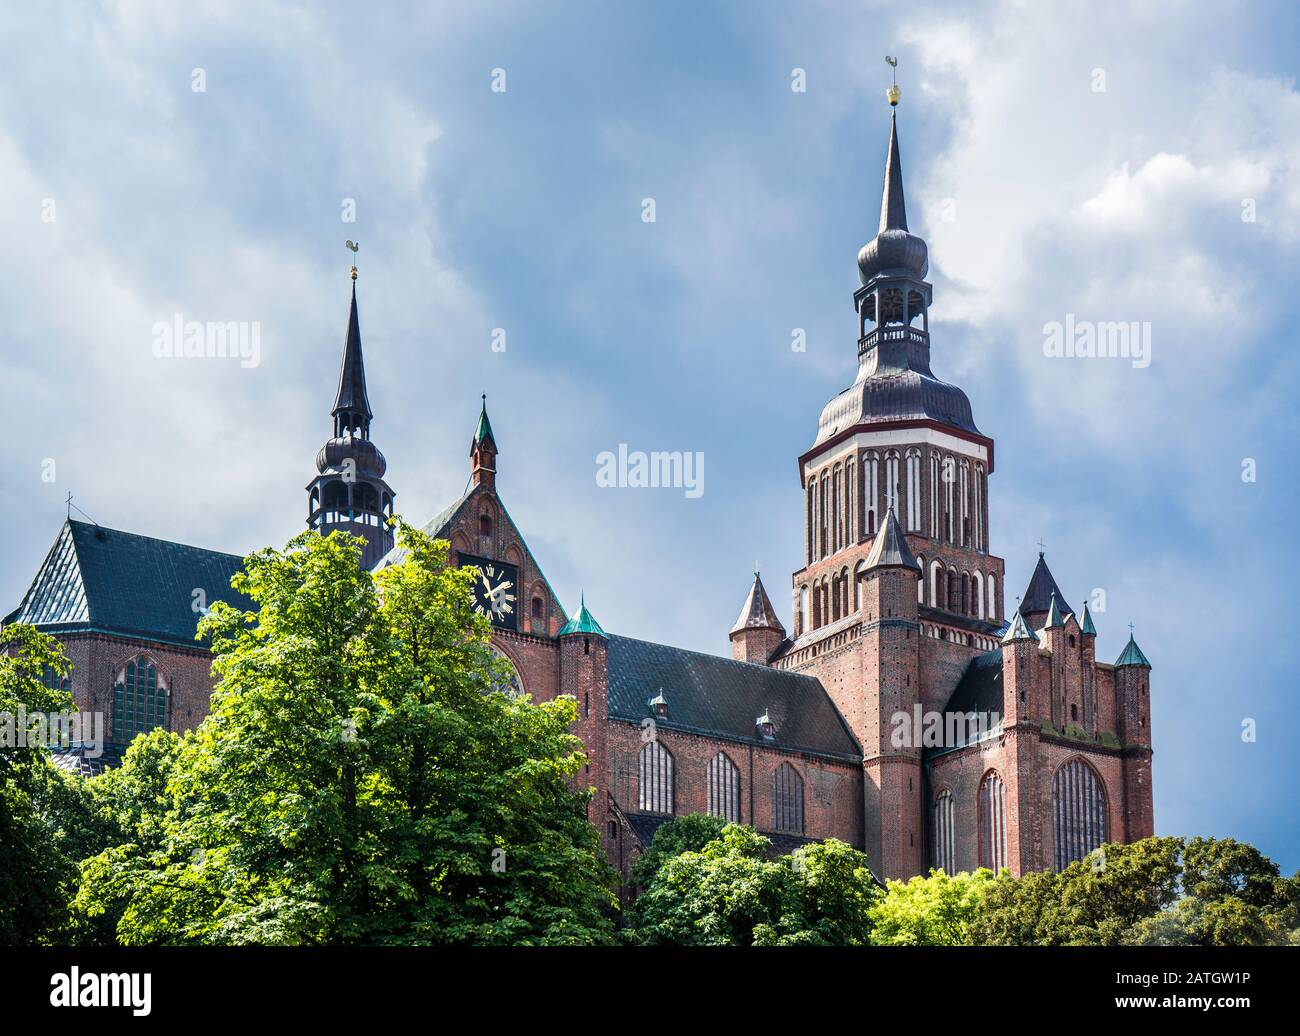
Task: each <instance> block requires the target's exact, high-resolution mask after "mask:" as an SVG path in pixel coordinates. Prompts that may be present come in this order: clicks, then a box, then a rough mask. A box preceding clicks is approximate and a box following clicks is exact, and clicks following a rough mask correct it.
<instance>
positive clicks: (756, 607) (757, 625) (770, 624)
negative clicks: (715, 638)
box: [731, 572, 785, 636]
mask: <svg viewBox="0 0 1300 1036" xmlns="http://www.w3.org/2000/svg"><path fill="white" fill-rule="evenodd" d="M747 629H773V630H779V631H780V632H781V635H782V636H785V627H784V626H782V625H781V620H780V619H778V618H777V617H776V609H775V608H773V607H772V601H771V599H770V598H769V597H768V596H767V590H765V589H764V588H763V580H762V579H761V578H759V575H758V573H757V572H755V573H754V582H753V583H752V584H751V585H750V588H749V594H748V596H746V598H745V603H744V604H743V605H742V606H741V608H740V617H739V618H738V619H737V620H736V625H734V626H733V627H732V628H731V632H732V633H740V632H742V631H744V630H747Z"/></svg>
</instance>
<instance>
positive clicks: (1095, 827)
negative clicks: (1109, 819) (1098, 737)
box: [1052, 759, 1106, 871]
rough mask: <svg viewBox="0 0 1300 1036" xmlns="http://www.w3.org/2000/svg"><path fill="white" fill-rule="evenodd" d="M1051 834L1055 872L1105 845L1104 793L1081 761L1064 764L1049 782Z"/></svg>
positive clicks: (1092, 773)
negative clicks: (1054, 850)
mask: <svg viewBox="0 0 1300 1036" xmlns="http://www.w3.org/2000/svg"><path fill="white" fill-rule="evenodd" d="M1052 834H1053V839H1054V841H1055V844H1056V869H1057V870H1058V871H1063V870H1065V868H1066V867H1068V866H1069V865H1070V864H1071V863H1073V862H1074V861H1075V860H1082V859H1083V858H1084V857H1085V856H1087V855H1088V854H1089V853H1090V852H1092V851H1093V850H1094V849H1096V848H1097V847H1098V846H1099V845H1101V843H1102V842H1104V841H1106V793H1105V791H1104V790H1103V788H1102V784H1101V779H1100V778H1099V777H1098V776H1097V771H1096V770H1094V769H1093V768H1092V767H1091V766H1089V765H1088V764H1087V763H1085V762H1084V761H1083V760H1082V759H1074V760H1071V761H1070V762H1068V763H1066V764H1065V765H1064V766H1062V767H1061V768H1060V769H1059V770H1057V771H1056V777H1055V778H1054V779H1053V780H1052Z"/></svg>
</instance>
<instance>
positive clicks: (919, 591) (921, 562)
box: [916, 554, 925, 604]
mask: <svg viewBox="0 0 1300 1036" xmlns="http://www.w3.org/2000/svg"><path fill="white" fill-rule="evenodd" d="M916 564H917V566H918V567H919V568H920V569H921V578H920V579H918V580H917V581H916V603H917V604H925V557H924V556H923V555H920V554H918V555H917V556H916Z"/></svg>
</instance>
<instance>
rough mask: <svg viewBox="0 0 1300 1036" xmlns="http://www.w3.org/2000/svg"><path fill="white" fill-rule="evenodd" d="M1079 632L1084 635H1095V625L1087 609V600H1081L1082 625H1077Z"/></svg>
mask: <svg viewBox="0 0 1300 1036" xmlns="http://www.w3.org/2000/svg"><path fill="white" fill-rule="evenodd" d="M1079 632H1080V633H1082V634H1083V635H1084V636H1085V637H1095V636H1096V635H1097V627H1096V626H1094V625H1093V624H1092V613H1091V612H1090V611H1088V602H1087V601H1084V602H1083V625H1082V626H1080V627H1079Z"/></svg>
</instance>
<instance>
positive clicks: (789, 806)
mask: <svg viewBox="0 0 1300 1036" xmlns="http://www.w3.org/2000/svg"><path fill="white" fill-rule="evenodd" d="M772 830H773V831H784V832H787V833H789V834H796V835H801V834H803V778H802V777H800V776H799V773H798V771H797V770H795V768H794V767H793V766H791V765H790V764H789V763H782V764H781V765H780V766H778V767H777V768H776V770H774V771H773V773H772Z"/></svg>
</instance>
